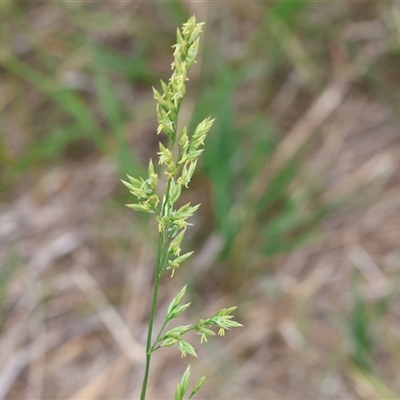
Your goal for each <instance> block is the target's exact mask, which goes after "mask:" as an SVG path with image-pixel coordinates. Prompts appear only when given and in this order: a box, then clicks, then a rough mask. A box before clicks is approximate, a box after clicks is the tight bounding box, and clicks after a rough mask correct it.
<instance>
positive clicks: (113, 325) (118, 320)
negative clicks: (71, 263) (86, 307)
mask: <svg viewBox="0 0 400 400" xmlns="http://www.w3.org/2000/svg"><path fill="white" fill-rule="evenodd" d="M72 279H73V280H74V282H75V284H76V285H77V286H78V287H79V288H80V289H81V291H82V293H84V294H85V295H86V296H87V298H88V300H89V301H90V303H91V304H92V306H93V307H94V308H95V310H96V311H97V312H98V315H99V317H100V318H101V320H102V321H103V323H104V325H105V326H106V327H107V329H108V331H109V332H110V334H111V336H112V337H113V338H114V340H115V342H116V343H117V344H118V346H119V347H120V349H121V350H122V352H123V354H125V355H126V356H127V357H128V359H129V360H131V362H132V363H133V364H135V365H136V364H137V363H138V362H139V363H140V362H142V361H143V360H144V354H145V351H144V348H143V347H142V346H141V345H140V344H139V343H138V342H137V341H136V340H135V339H134V337H133V336H132V334H131V332H130V331H129V329H128V327H127V326H126V324H125V322H124V320H123V319H122V317H121V316H120V315H119V313H118V312H117V311H116V310H115V308H114V307H113V306H112V305H111V304H110V302H109V301H108V299H107V297H106V296H105V294H104V293H103V292H102V291H101V289H100V288H99V286H98V285H97V283H96V281H95V280H94V278H93V277H92V276H91V275H90V273H89V272H88V271H87V270H86V269H85V268H84V267H80V268H76V269H75V271H74V273H73V275H72Z"/></svg>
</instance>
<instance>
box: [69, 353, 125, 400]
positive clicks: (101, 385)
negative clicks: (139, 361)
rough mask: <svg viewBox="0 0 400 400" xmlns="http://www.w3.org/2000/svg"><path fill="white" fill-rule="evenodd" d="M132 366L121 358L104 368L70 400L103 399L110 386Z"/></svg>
mask: <svg viewBox="0 0 400 400" xmlns="http://www.w3.org/2000/svg"><path fill="white" fill-rule="evenodd" d="M130 366H131V365H130V363H129V362H128V361H127V359H126V357H120V358H119V359H117V360H116V361H114V362H113V363H111V365H109V366H108V367H106V368H104V370H103V371H102V372H101V373H99V374H98V375H97V376H96V377H94V378H93V379H92V380H91V381H90V382H88V383H87V384H86V385H85V386H84V387H83V388H81V389H80V390H79V391H78V392H77V393H75V394H74V395H73V396H72V397H70V399H69V400H82V399H85V400H94V399H97V398H99V397H101V395H102V394H104V393H106V392H107V389H108V388H109V387H110V385H112V383H113V380H115V379H116V378H118V377H120V376H122V375H124V374H125V373H126V371H127V370H128V369H129V367H130ZM110 378H114V379H113V380H112V379H110Z"/></svg>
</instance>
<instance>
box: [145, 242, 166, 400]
mask: <svg viewBox="0 0 400 400" xmlns="http://www.w3.org/2000/svg"><path fill="white" fill-rule="evenodd" d="M163 250H164V235H162V234H160V237H159V241H158V251H157V271H156V276H155V279H154V290H153V300H152V303H151V312H150V319H149V329H148V330H147V343H146V367H145V371H144V377H143V383H142V392H141V394H140V400H145V399H146V390H147V381H148V379H149V371H150V361H151V353H152V352H151V347H152V345H151V337H152V334H153V324H154V316H155V312H156V306H157V297H158V287H159V285H160V277H161V270H162V258H163V257H162V254H163Z"/></svg>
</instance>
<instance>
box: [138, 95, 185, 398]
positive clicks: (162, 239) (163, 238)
mask: <svg viewBox="0 0 400 400" xmlns="http://www.w3.org/2000/svg"><path fill="white" fill-rule="evenodd" d="M179 109H180V103H179V105H178V111H177V114H179ZM177 122H178V118H177V119H176V121H175V128H174V134H173V137H172V138H171V140H170V146H169V148H170V150H171V151H172V150H173V147H174V142H175V137H176V133H177ZM170 188H171V180H170V179H169V180H168V184H167V191H166V196H165V202H164V203H163V204H162V206H161V210H160V214H161V216H164V215H165V213H166V207H168V206H169V201H170V200H169V195H170ZM168 239H169V237H168V235H167V234H166V233H165V232H161V233H160V235H159V239H158V250H157V270H156V276H155V279H154V289H153V300H152V303H151V311H150V319H149V328H148V330H147V342H146V366H145V370H144V377H143V383H142V392H141V394H140V400H145V399H146V390H147V382H148V379H149V371H150V361H151V354H152V352H153V351H154V349H153V347H154V346H153V345H152V342H151V338H152V334H153V324H154V316H155V312H156V307H157V297H158V287H159V285H160V277H161V275H162V273H163V272H164V267H165V265H164V264H165V263H166V261H167V260H166V245H167V243H168ZM165 324H166V322H164V325H163V327H162V329H161V331H160V334H161V332H162V331H163V329H164V328H165ZM160 334H159V335H158V337H157V340H158V339H159V338H160ZM156 343H157V341H156V342H155V343H154V345H155V344H156Z"/></svg>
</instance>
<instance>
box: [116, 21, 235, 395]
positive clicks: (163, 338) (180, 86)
mask: <svg viewBox="0 0 400 400" xmlns="http://www.w3.org/2000/svg"><path fill="white" fill-rule="evenodd" d="M203 25H204V24H203V23H196V19H195V17H192V18H190V19H189V20H188V22H186V23H185V24H183V28H182V30H179V29H178V30H177V43H176V44H175V45H174V46H173V48H174V54H173V55H174V61H173V62H172V64H171V68H172V71H173V72H172V76H171V78H170V79H169V81H168V83H165V82H163V81H161V88H162V91H161V93H160V92H159V91H157V90H156V89H154V88H153V92H154V98H155V100H156V102H157V121H158V128H157V133H158V134H159V133H164V134H165V135H166V136H167V137H168V146H167V147H166V146H164V145H163V144H162V143H161V142H160V144H159V152H158V156H159V158H158V163H159V165H161V168H162V170H163V171H164V174H165V176H166V180H167V185H166V190H165V193H159V191H158V183H159V175H158V174H157V172H155V169H154V165H153V163H152V161H151V160H150V162H149V167H148V177H147V179H143V178H134V177H131V176H129V175H128V180H127V181H122V182H123V184H124V185H125V186H126V187H127V188H128V189H129V191H130V193H132V194H133V195H134V196H135V198H136V202H135V203H133V204H128V207H130V208H132V209H133V210H135V211H140V212H147V213H154V214H155V215H156V217H155V218H156V220H157V222H158V230H159V240H158V250H157V266H156V271H155V278H154V289H153V300H152V305H151V311H150V317H149V327H148V333H147V343H146V366H145V373H144V378H143V384H142V391H141V396H140V400H145V398H146V389H147V382H148V376H149V370H150V361H151V355H152V353H153V352H154V351H156V350H157V349H159V348H160V347H170V346H174V345H176V346H177V347H178V349H179V351H180V353H181V356H182V357H185V356H186V355H191V356H194V357H197V354H196V351H195V349H194V347H193V346H192V345H191V344H190V343H189V342H187V341H185V340H183V336H184V335H185V334H187V333H188V332H190V331H194V332H196V333H197V334H198V335H200V343H203V342H206V341H207V337H208V336H213V335H215V332H214V331H213V330H212V328H214V327H215V328H218V335H220V336H223V335H225V331H226V330H229V329H231V328H234V327H239V326H242V325H241V324H239V323H238V322H236V321H234V320H233V316H232V315H231V313H232V312H233V311H234V310H235V309H236V307H231V308H228V309H223V310H221V311H219V312H218V313H217V314H215V315H214V316H212V317H211V318H207V319H199V320H198V323H197V324H196V325H183V326H178V327H175V328H172V329H170V330H168V331H166V332H164V330H165V328H166V326H167V324H168V323H169V322H170V321H172V320H173V319H175V318H177V317H178V316H180V315H181V314H182V313H183V312H184V311H185V310H186V309H187V308H188V307H189V306H190V303H186V304H181V303H182V300H183V297H184V295H185V291H186V286H184V287H183V288H182V290H181V291H180V292H179V293H178V294H177V296H176V297H175V298H174V299H173V300H172V301H171V303H170V305H169V307H168V310H167V315H166V316H165V319H164V323H163V324H162V326H161V329H160V330H159V333H158V335H157V337H156V338H155V339H154V340H153V325H154V318H155V311H156V306H157V297H158V288H159V283H160V278H161V276H162V274H163V273H164V272H166V271H167V270H170V271H171V277H172V276H173V275H174V272H175V270H177V269H178V268H179V267H180V266H181V264H182V263H183V262H184V261H185V260H187V259H188V258H189V257H190V256H191V255H192V254H193V252H187V253H184V254H181V251H182V250H181V244H182V241H183V238H184V235H185V232H186V228H187V226H188V225H189V223H188V222H187V220H188V218H190V217H191V216H192V215H193V214H194V213H195V212H196V211H197V209H198V208H199V205H195V206H192V205H191V204H190V203H187V204H185V205H183V206H181V207H180V208H176V207H175V203H176V202H177V201H178V199H179V198H180V195H181V192H182V189H183V188H187V187H188V185H189V183H190V180H191V178H192V176H193V174H194V171H195V169H196V165H197V160H198V158H199V156H200V155H201V153H202V152H203V150H204V148H203V146H204V141H205V139H206V137H207V133H208V132H209V130H210V129H211V127H212V125H213V122H214V120H213V119H211V118H210V117H209V118H206V119H204V120H203V121H202V122H200V123H199V124H198V125H197V127H196V128H195V130H194V132H193V134H189V133H188V129H187V127H186V126H184V127H183V128H182V129H181V130H180V131H178V116H179V110H180V107H181V103H182V100H183V97H184V95H185V93H186V81H187V79H188V78H187V74H188V70H189V69H190V67H191V66H192V65H193V64H194V63H195V62H196V61H195V59H196V55H197V51H198V48H199V41H200V33H201V30H202V26H203ZM176 142H177V150H175V144H176ZM204 379H205V377H202V378H201V379H199V380H198V381H197V383H196V384H195V385H194V387H193V390H192V392H191V394H190V396H189V397H188V398H189V399H191V398H192V397H193V396H194V394H195V393H197V392H198V391H199V390H200V388H201V386H202V384H203V383H204ZM189 384H190V367H188V368H187V369H186V371H185V373H184V374H183V377H182V380H181V382H180V383H179V384H178V386H177V388H176V391H175V400H182V399H183V398H184V395H185V394H186V392H187V390H188V388H189Z"/></svg>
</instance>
